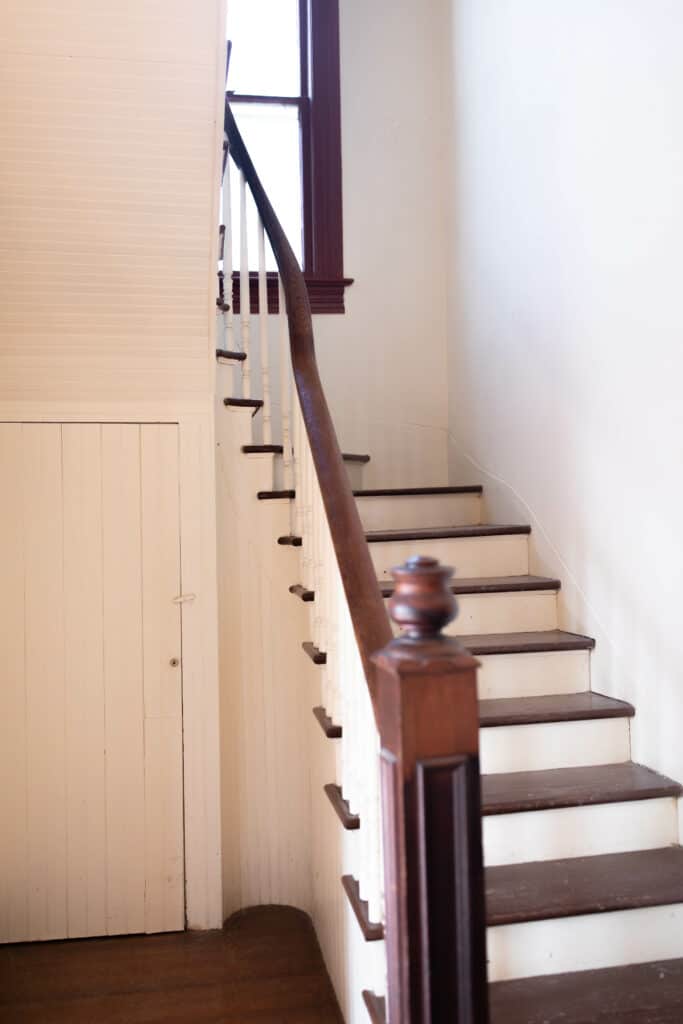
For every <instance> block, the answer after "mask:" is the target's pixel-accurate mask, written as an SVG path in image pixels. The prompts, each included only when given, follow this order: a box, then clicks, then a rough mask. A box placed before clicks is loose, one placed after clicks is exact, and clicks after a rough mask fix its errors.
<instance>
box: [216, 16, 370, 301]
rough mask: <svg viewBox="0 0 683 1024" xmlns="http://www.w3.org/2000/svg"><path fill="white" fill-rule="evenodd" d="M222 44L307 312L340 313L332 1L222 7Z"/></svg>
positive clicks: (238, 113) (239, 113) (238, 111)
mask: <svg viewBox="0 0 683 1024" xmlns="http://www.w3.org/2000/svg"><path fill="white" fill-rule="evenodd" d="M228 35H229V37H230V39H231V40H232V44H233V46H232V55H231V59H230V73H229V78H228V95H229V97H230V102H231V106H232V110H233V113H234V115H235V119H236V121H237V123H238V125H239V128H240V131H241V132H242V135H243V136H244V140H245V142H246V145H247V147H248V149H249V151H250V152H251V155H252V157H253V159H254V163H255V165H256V168H257V170H258V172H259V174H260V175H261V178H262V180H263V184H264V186H265V188H266V191H267V192H268V194H269V196H270V198H271V201H272V202H273V206H274V207H275V209H276V211H277V213H278V216H279V217H280V219H281V220H282V223H283V226H284V228H285V230H286V231H287V234H288V236H289V239H290V242H291V243H292V247H293V248H294V251H295V252H296V253H297V255H298V256H299V258H300V261H301V265H302V268H303V271H304V275H305V277H306V281H307V284H308V290H309V295H310V298H311V306H312V309H313V312H314V313H343V312H344V287H345V286H346V285H348V284H350V283H351V281H350V280H348V279H345V278H344V261H343V241H342V195H341V112H340V95H339V9H338V0H229V9H228ZM235 265H236V264H235ZM254 284H255V282H254ZM235 287H236V282H234V281H233V288H235ZM269 294H272V296H273V302H275V295H276V288H275V282H274V281H273V285H272V287H271V288H269ZM255 295H256V288H255V287H253V288H252V309H255V305H254V300H255ZM269 302H270V299H269Z"/></svg>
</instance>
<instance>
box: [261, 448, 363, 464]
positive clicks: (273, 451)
mask: <svg viewBox="0 0 683 1024" xmlns="http://www.w3.org/2000/svg"><path fill="white" fill-rule="evenodd" d="M242 451H243V452H244V454H245V455H264V454H266V455H282V453H283V452H284V448H283V447H282V445H281V444H243V445H242ZM342 459H343V460H344V462H369V461H370V456H369V455H351V454H349V453H348V452H342Z"/></svg>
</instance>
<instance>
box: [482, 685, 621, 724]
mask: <svg viewBox="0 0 683 1024" xmlns="http://www.w3.org/2000/svg"><path fill="white" fill-rule="evenodd" d="M634 714H635V708H634V707H633V705H632V704H627V703H626V701H623V700H615V699H614V698H613V697H605V696H604V695H603V694H602V693H591V692H590V691H587V692H585V693H560V694H552V695H549V696H545V697H500V698H497V699H495V700H482V701H480V702H479V721H480V724H481V725H482V726H485V727H486V728H492V727H495V726H502V725H537V724H540V723H541V722H580V721H584V720H586V719H594V718H632V717H633V715H634Z"/></svg>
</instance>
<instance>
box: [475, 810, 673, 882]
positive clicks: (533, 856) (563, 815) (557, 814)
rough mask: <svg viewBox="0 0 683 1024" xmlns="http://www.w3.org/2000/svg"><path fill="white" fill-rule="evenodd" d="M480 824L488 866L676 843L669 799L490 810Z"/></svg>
mask: <svg viewBox="0 0 683 1024" xmlns="http://www.w3.org/2000/svg"><path fill="white" fill-rule="evenodd" d="M483 822H484V861H485V863H486V864H487V865H488V866H489V867H492V866H494V865H496V864H524V863H527V862H530V861H538V860H560V859H562V858H564V857H594V856H597V855H599V854H601V853H629V852H631V851H633V850H654V849H657V848H658V847H661V846H669V845H671V844H673V843H676V842H677V841H678V813H677V808H676V800H674V799H673V797H663V798H661V799H656V800H632V801H626V802H624V803H614V804H597V805H595V806H592V807H563V808H557V809H553V810H549V811H523V812H519V813H516V814H495V815H490V816H487V817H485V818H484V819H483Z"/></svg>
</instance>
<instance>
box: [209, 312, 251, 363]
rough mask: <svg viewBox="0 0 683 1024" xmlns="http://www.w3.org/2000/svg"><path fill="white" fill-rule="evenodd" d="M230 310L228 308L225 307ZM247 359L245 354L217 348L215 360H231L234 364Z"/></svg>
mask: <svg viewBox="0 0 683 1024" xmlns="http://www.w3.org/2000/svg"><path fill="white" fill-rule="evenodd" d="M226 308H228V309H229V308H230V307H226ZM246 358H247V353H246V352H233V351H231V349H228V348H217V349H216V359H232V360H233V361H234V362H237V363H243V362H244V360H245V359H246Z"/></svg>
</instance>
